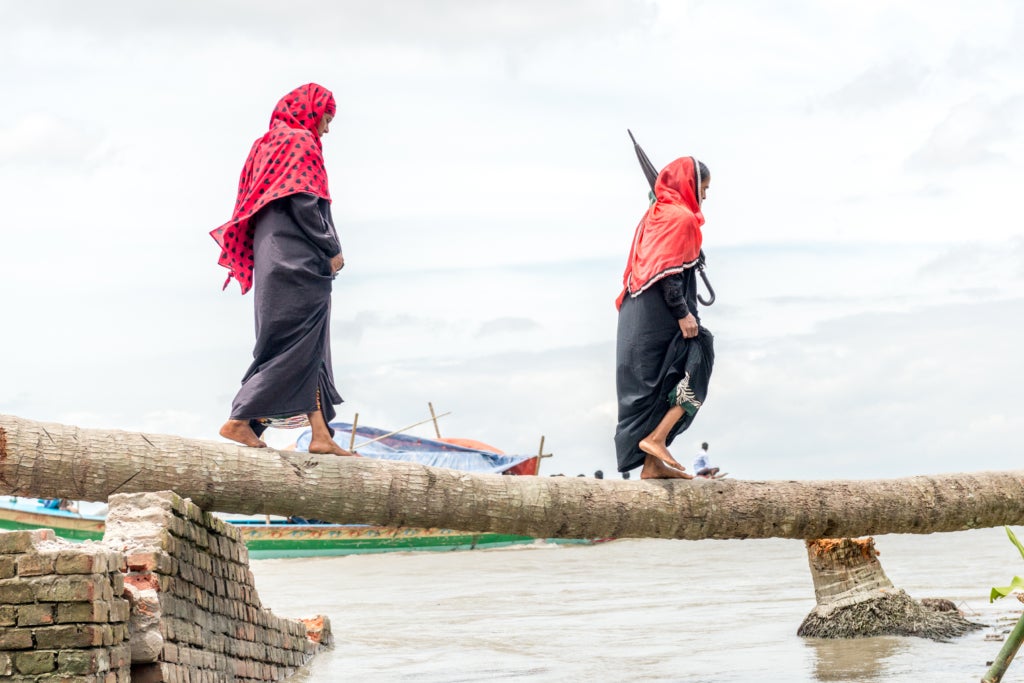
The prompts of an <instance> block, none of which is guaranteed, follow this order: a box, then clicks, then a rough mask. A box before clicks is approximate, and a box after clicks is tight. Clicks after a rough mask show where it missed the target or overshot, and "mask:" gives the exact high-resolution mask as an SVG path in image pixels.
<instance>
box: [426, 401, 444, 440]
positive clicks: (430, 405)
mask: <svg viewBox="0 0 1024 683" xmlns="http://www.w3.org/2000/svg"><path fill="white" fill-rule="evenodd" d="M427 407H428V408H430V419H431V420H433V421H434V433H435V434H437V438H438V439H440V438H441V429H440V428H439V427H438V426H437V415H435V414H434V404H433V403H431V402H430V401H427Z"/></svg>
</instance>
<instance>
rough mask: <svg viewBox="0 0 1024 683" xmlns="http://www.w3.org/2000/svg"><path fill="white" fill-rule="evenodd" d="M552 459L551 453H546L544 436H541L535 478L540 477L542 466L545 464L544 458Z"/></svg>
mask: <svg viewBox="0 0 1024 683" xmlns="http://www.w3.org/2000/svg"><path fill="white" fill-rule="evenodd" d="M550 457H552V454H551V453H545V452H544V435H543V434H541V435H540V448H538V449H537V472H536V475H535V476H540V464H541V463H542V462H544V458H550Z"/></svg>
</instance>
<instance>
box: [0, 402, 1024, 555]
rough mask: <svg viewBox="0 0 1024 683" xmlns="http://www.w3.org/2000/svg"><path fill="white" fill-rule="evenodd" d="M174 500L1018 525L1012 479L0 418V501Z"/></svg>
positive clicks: (436, 521)
mask: <svg viewBox="0 0 1024 683" xmlns="http://www.w3.org/2000/svg"><path fill="white" fill-rule="evenodd" d="M163 490H173V491H174V492H176V493H177V494H178V495H180V496H182V497H185V498H191V499H192V501H193V502H195V503H196V504H197V505H199V506H200V507H202V508H204V509H207V510H220V511H224V512H235V513H242V514H275V515H285V516H290V515H299V516H303V517H312V518H316V519H321V520H325V521H330V522H337V523H369V524H381V525H387V526H416V527H444V528H450V529H462V530H466V531H496V532H502V533H511V534H520V535H525V536H535V537H540V538H551V537H558V538H609V537H616V538H626V537H633V538H645V537H646V538H679V539H692V540H697V539H705V538H720V539H726V538H771V537H775V538H794V539H807V538H827V537H853V536H864V535H872V534H884V533H934V532H939V531H959V530H963V529H972V528H979V527H992V526H1002V525H1005V524H1024V472H1021V471H1011V472H978V473H971V474H955V475H936V476H918V477H908V478H903V479H890V480H873V481H871V480H867V481H739V480H728V479H725V480H693V481H667V480H666V481H610V480H606V479H603V480H597V479H590V478H584V477H580V478H577V477H514V476H498V475H473V474H467V473H464V472H458V471H455V470H446V469H439V468H432V467H425V466H422V465H417V464H412V463H398V462H381V461H376V460H371V459H369V458H348V457H336V456H321V455H311V454H308V453H295V452H284V451H277V450H274V449H270V448H261V449H255V448H245V447H242V446H236V445H233V444H226V443H218V442H214V441H201V440H195V439H184V438H181V437H175V436H167V435H157V434H142V433H135V432H123V431H113V430H99V429H79V428H77V427H71V426H66V425H60V424H52V423H41V422H34V421H31V420H25V419H22V418H17V417H13V416H9V415H0V494H15V495H29V496H39V497H48V498H71V499H79V500H93V501H105V500H106V499H107V497H108V496H110V495H111V494H114V493H135V492H146V491H163Z"/></svg>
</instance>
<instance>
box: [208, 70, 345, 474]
mask: <svg viewBox="0 0 1024 683" xmlns="http://www.w3.org/2000/svg"><path fill="white" fill-rule="evenodd" d="M334 112H335V103H334V96H333V95H332V94H331V92H330V91H329V90H327V89H326V88H323V87H321V86H319V85H317V84H315V83H307V84H306V85H303V86H300V87H298V88H296V89H295V90H293V91H291V92H290V93H288V94H287V95H285V96H284V97H283V98H281V100H280V101H279V102H278V103H277V106H276V107H275V108H274V113H273V114H272V115H271V117H270V130H268V131H267V133H266V134H265V135H263V136H262V137H260V138H259V139H257V140H256V142H255V143H253V146H252V150H251V151H250V152H249V157H248V159H246V161H245V165H244V166H243V167H242V174H241V178H240V179H239V181H238V197H237V199H236V201H235V211H234V214H233V215H232V216H231V220H230V221H228V222H227V223H225V224H224V225H222V226H220V227H219V228H217V229H216V230H213V231H212V232H211V233H210V235H211V236H212V237H213V238H214V240H216V241H217V244H218V245H220V249H221V253H220V264H221V265H222V266H224V267H226V268H228V270H229V271H230V273H229V275H228V279H227V281H226V282H225V283H224V286H225V287H227V285H228V283H230V282H231V280H232V278H233V279H235V280H237V281H238V284H239V285H240V286H241V289H242V294H245V293H246V292H247V291H249V289H253V290H254V296H255V299H256V300H255V305H254V308H255V312H256V347H255V349H254V351H253V362H252V364H251V365H250V366H249V369H248V371H246V373H245V376H244V377H243V378H242V388H241V389H240V390H239V392H238V394H237V395H236V396H235V399H234V401H233V402H232V406H231V417H230V419H228V421H227V422H225V423H224V426H223V427H221V429H220V434H221V436H224V437H226V438H228V439H231V440H233V441H237V442H238V443H241V444H243V445H245V446H253V447H257V448H259V447H264V446H266V443H264V442H263V440H262V439H260V436H261V434H262V433H263V431H264V430H265V429H266V428H267V427H271V426H272V427H300V426H305V425H309V426H310V427H311V428H312V431H313V434H312V440H311V442H310V445H309V451H310V452H311V453H334V454H336V455H352V454H351V453H349V452H348V451H346V450H344V449H343V448H341V446H339V445H338V444H336V443H335V442H334V439H333V438H332V436H333V433H332V431H331V429H330V427H329V424H330V422H331V420H332V419H333V418H334V415H335V411H334V406H335V405H336V404H339V403H341V400H342V399H341V396H340V395H339V394H338V390H337V389H335V387H334V371H333V369H332V367H331V340H330V317H331V289H332V283H333V280H334V277H335V276H336V275H337V273H338V271H339V270H341V268H342V267H343V266H344V265H345V259H344V257H343V256H342V253H341V244H340V242H339V240H338V233H337V231H336V230H335V229H334V221H333V219H332V218H331V204H330V202H331V194H330V191H329V190H328V187H327V172H326V170H325V169H324V159H323V151H322V147H321V142H320V138H321V137H322V136H324V135H326V134H327V132H328V131H329V130H330V123H331V119H333V118H334Z"/></svg>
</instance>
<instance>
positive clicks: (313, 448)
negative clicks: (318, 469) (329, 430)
mask: <svg viewBox="0 0 1024 683" xmlns="http://www.w3.org/2000/svg"><path fill="white" fill-rule="evenodd" d="M309 452H310V453H315V454H316V455H353V456H355V457H357V458H359V457H362V456H361V455H359V454H358V453H353V452H352V451H346V450H345V449H344V448H342V447H341V446H339V445H338V444H337V443H336V442H335V441H334V439H313V440H312V441H310V442H309Z"/></svg>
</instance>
